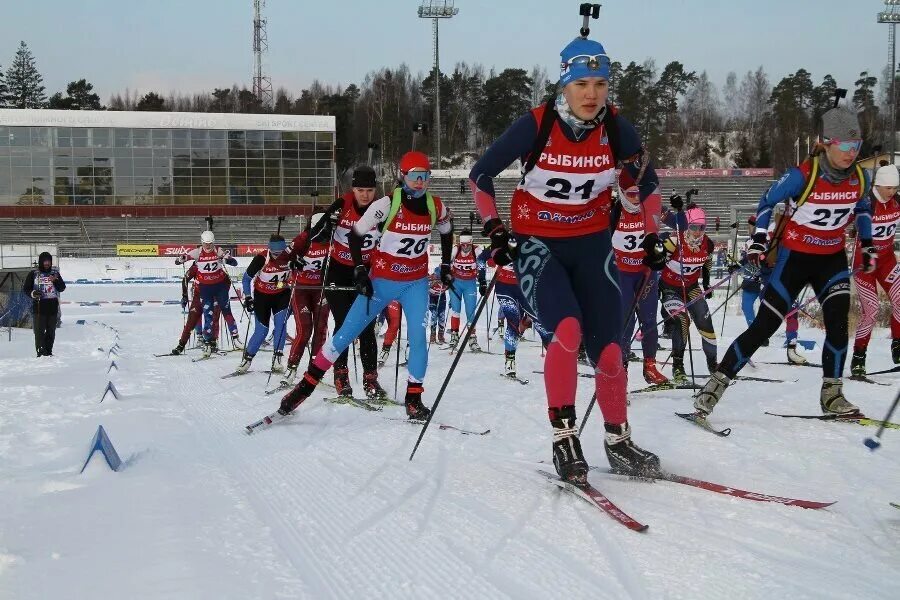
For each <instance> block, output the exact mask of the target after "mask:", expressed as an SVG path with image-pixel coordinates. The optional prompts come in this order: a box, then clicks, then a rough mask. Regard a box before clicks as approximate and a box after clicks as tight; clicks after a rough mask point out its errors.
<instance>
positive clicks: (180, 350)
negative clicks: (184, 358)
mask: <svg viewBox="0 0 900 600" xmlns="http://www.w3.org/2000/svg"><path fill="white" fill-rule="evenodd" d="M172 354H173V355H175V356H178V355H179V354H184V344H178V345H177V346H175V347H174V348H172Z"/></svg>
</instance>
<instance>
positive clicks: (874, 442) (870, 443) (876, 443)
mask: <svg viewBox="0 0 900 600" xmlns="http://www.w3.org/2000/svg"><path fill="white" fill-rule="evenodd" d="M898 402H900V391H898V392H897V395H896V396H894V403H893V404H891V407H890V408H889V409H888V411H887V414H886V415H884V419H882V420H881V424H880V425H879V426H878V431H877V432H875V437H874V438H866V439H865V440H864V441H863V444H865V446H866V448H868V449H869V450H871V451H872V452H874V451H875V450H877V449H878V448H879V447H880V446H881V434H882V432H883V431H884V427H885V425H887V423H888V421H890V420H891V417H892V416H893V415H894V411H895V410H896V409H897V403H898Z"/></svg>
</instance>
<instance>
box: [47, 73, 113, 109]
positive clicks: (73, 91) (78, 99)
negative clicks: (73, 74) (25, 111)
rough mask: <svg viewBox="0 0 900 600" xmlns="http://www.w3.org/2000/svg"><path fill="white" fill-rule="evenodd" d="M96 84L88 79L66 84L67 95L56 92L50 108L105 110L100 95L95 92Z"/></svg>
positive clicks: (51, 99)
mask: <svg viewBox="0 0 900 600" xmlns="http://www.w3.org/2000/svg"><path fill="white" fill-rule="evenodd" d="M93 90H94V86H93V85H92V84H90V83H88V82H87V80H86V79H79V80H78V81H73V82H71V83H69V85H68V86H66V95H65V96H63V95H62V92H56V93H55V94H53V95H52V96H50V101H49V102H48V103H47V107H48V108H56V109H60V110H103V105H102V104H100V96H98V95H97V94H95V93H94V92H93Z"/></svg>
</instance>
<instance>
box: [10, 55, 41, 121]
mask: <svg viewBox="0 0 900 600" xmlns="http://www.w3.org/2000/svg"><path fill="white" fill-rule="evenodd" d="M43 82H44V78H43V77H41V74H40V73H39V72H38V70H37V65H36V64H35V60H34V55H33V54H31V50H29V49H28V46H27V45H26V44H25V42H20V43H19V49H18V50H17V51H16V57H15V58H14V59H13V62H12V64H11V65H10V66H9V69H7V71H6V85H7V87H8V94H9V95H8V97H7V100H6V103H7V105H8V106H10V107H12V108H42V107H43V106H44V105H45V104H46V103H47V96H46V94H45V93H44V86H43Z"/></svg>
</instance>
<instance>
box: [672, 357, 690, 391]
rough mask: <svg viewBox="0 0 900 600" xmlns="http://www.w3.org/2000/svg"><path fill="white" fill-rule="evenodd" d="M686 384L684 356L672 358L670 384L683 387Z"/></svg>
mask: <svg viewBox="0 0 900 600" xmlns="http://www.w3.org/2000/svg"><path fill="white" fill-rule="evenodd" d="M687 382H688V378H687V373H686V372H685V370H684V356H672V383H674V384H675V385H684V384H686V383H687Z"/></svg>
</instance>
